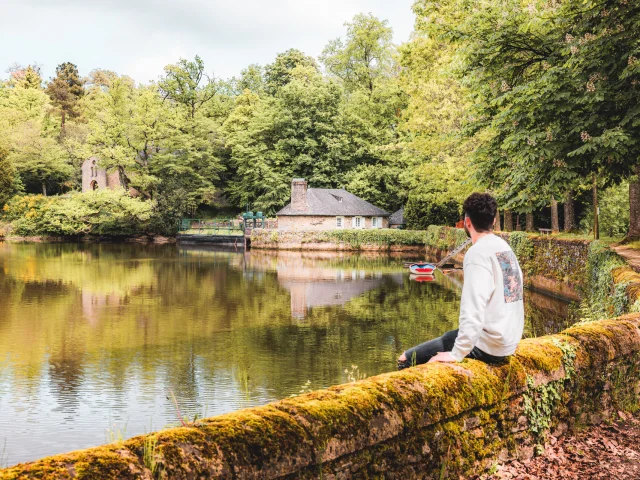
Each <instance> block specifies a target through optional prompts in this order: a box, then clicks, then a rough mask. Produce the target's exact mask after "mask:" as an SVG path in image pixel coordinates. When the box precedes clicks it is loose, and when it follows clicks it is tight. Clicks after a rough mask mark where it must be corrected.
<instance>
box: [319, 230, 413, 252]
mask: <svg viewBox="0 0 640 480" xmlns="http://www.w3.org/2000/svg"><path fill="white" fill-rule="evenodd" d="M309 241H312V242H336V243H348V244H349V245H351V246H352V247H354V248H359V247H360V245H387V246H391V245H424V242H425V232H420V231H409V230H398V229H390V228H383V229H369V230H330V231H328V232H318V233H317V234H315V233H314V234H313V238H312V239H310V240H309Z"/></svg>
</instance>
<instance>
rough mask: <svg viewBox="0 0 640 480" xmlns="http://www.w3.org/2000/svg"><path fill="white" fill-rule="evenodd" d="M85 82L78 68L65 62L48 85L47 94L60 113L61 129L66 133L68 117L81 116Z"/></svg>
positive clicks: (57, 68)
mask: <svg viewBox="0 0 640 480" xmlns="http://www.w3.org/2000/svg"><path fill="white" fill-rule="evenodd" d="M83 85H84V82H83V81H82V79H81V78H80V75H79V73H78V67H76V66H75V65H74V64H73V63H70V62H65V63H61V64H60V65H58V66H57V67H56V76H55V77H54V78H53V79H52V80H51V82H49V85H47V94H48V95H49V98H51V103H52V104H53V105H54V106H55V107H57V108H58V109H59V111H60V115H61V121H60V128H61V131H64V126H65V122H66V120H67V117H69V118H75V117H77V116H78V115H79V109H78V102H79V101H80V99H81V98H82V96H83V95H84V88H83Z"/></svg>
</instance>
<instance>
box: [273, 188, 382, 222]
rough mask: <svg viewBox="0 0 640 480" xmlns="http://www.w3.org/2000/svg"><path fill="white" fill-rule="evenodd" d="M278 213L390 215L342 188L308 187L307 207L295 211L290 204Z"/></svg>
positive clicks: (278, 214)
mask: <svg viewBox="0 0 640 480" xmlns="http://www.w3.org/2000/svg"><path fill="white" fill-rule="evenodd" d="M276 215H277V216H285V215H290V216H294V215H305V216H306V215H311V216H348V217H351V216H354V215H357V216H363V217H365V216H366V217H373V216H377V217H388V216H389V213H388V212H385V211H384V210H382V209H381V208H378V207H376V206H375V205H372V204H371V203H369V202H367V201H366V200H363V199H361V198H360V197H357V196H356V195H354V194H353V193H349V192H347V191H346V190H344V189H342V188H340V189H335V188H308V189H307V208H305V209H304V210H296V211H293V210H292V209H291V204H288V205H287V206H286V207H284V208H283V209H282V210H280V211H279V212H278V213H276Z"/></svg>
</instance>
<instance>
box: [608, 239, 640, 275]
mask: <svg viewBox="0 0 640 480" xmlns="http://www.w3.org/2000/svg"><path fill="white" fill-rule="evenodd" d="M611 248H612V249H613V251H614V252H616V253H617V254H618V255H620V256H621V257H622V258H624V259H625V260H626V261H627V263H628V264H629V265H630V266H631V268H633V269H634V270H635V271H636V272H638V273H640V250H638V249H637V248H629V247H626V246H624V245H618V246H611Z"/></svg>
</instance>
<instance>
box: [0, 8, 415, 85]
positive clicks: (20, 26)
mask: <svg viewBox="0 0 640 480" xmlns="http://www.w3.org/2000/svg"><path fill="white" fill-rule="evenodd" d="M4 1H5V2H8V5H5V6H4V7H3V13H4V15H3V16H2V18H0V42H2V43H1V44H2V45H3V46H4V47H3V49H2V51H0V67H1V66H8V65H10V64H11V63H12V62H14V61H18V62H20V63H29V62H32V61H34V60H36V61H39V62H40V63H43V64H44V71H45V74H46V76H50V75H52V74H53V71H54V69H55V66H56V65H57V64H58V63H61V62H64V61H72V62H74V63H76V64H77V65H78V67H79V69H80V71H81V73H82V74H86V73H88V72H89V71H90V70H92V69H94V68H97V67H101V68H108V69H110V70H115V71H117V72H118V73H122V74H127V75H130V76H132V77H133V78H135V79H136V80H138V81H148V80H150V79H156V78H157V76H158V75H160V74H161V73H162V70H163V67H164V65H166V64H168V63H173V62H175V61H177V60H178V58H179V57H186V58H193V56H194V55H196V54H199V55H200V56H201V57H202V58H203V60H204V61H205V64H206V65H207V68H208V69H209V70H214V71H215V73H216V75H217V76H222V77H229V76H232V75H237V74H238V73H239V72H240V70H241V69H242V68H244V67H245V66H247V65H249V64H250V63H260V64H265V63H268V62H270V61H272V60H273V58H274V57H275V55H276V54H277V53H278V52H282V51H284V50H286V49H288V48H299V49H301V50H303V51H305V52H306V53H307V54H310V55H313V56H317V55H318V54H319V53H320V52H321V51H322V48H323V47H324V45H326V44H327V42H328V41H329V40H330V39H332V38H335V37H337V36H340V35H343V34H344V32H345V28H344V26H343V24H344V22H345V21H348V20H350V19H351V18H352V17H353V16H354V15H355V14H356V13H359V12H371V13H373V14H374V15H376V16H378V17H379V18H382V19H388V20H389V21H390V25H391V26H392V27H393V28H394V31H395V33H396V36H395V40H396V42H401V41H404V40H406V39H407V38H408V36H409V33H410V31H411V28H412V24H413V14H412V13H411V10H410V6H411V4H412V0H396V1H394V2H388V1H383V0H325V1H321V0H269V1H267V0H235V1H233V0H232V1H229V0H180V1H179V0H98V1H95V0H94V1H93V2H91V1H90V0H4ZM5 68H6V67H5Z"/></svg>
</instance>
